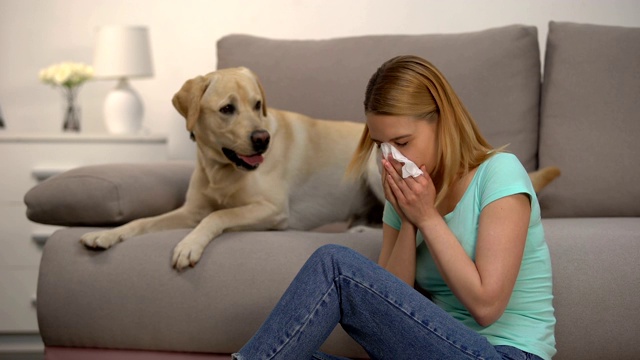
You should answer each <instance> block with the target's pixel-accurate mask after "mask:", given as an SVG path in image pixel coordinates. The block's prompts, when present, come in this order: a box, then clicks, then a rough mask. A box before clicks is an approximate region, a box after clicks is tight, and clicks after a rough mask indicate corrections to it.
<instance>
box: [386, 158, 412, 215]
mask: <svg viewBox="0 0 640 360" xmlns="http://www.w3.org/2000/svg"><path fill="white" fill-rule="evenodd" d="M386 163H389V164H391V166H392V167H393V168H394V169H395V170H396V172H397V173H398V174H402V163H400V162H398V161H397V160H395V159H394V158H392V157H391V156H389V158H387V159H384V158H383V159H382V188H383V189H384V197H385V199H386V200H387V201H389V202H390V203H391V205H393V208H394V210H395V211H396V213H398V216H400V220H402V222H405V221H408V220H407V217H406V216H405V215H404V212H402V209H400V206H398V199H396V196H395V195H394V194H393V191H392V190H391V186H390V185H389V173H388V172H387V167H386V166H385V164H386Z"/></svg>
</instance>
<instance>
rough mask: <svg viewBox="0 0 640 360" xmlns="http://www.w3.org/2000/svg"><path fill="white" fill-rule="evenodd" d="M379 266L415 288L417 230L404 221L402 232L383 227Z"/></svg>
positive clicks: (385, 225)
mask: <svg viewBox="0 0 640 360" xmlns="http://www.w3.org/2000/svg"><path fill="white" fill-rule="evenodd" d="M378 265H380V266H382V267H383V268H385V269H387V270H388V271H389V272H390V273H392V274H394V275H395V276H397V277H398V278H399V279H400V280H402V281H404V282H405V283H407V284H409V285H410V286H411V287H413V285H414V282H415V278H416V228H415V226H414V225H413V224H411V223H410V222H408V221H404V222H403V223H402V225H401V226H400V230H399V231H398V230H396V229H394V228H392V227H391V226H389V225H387V224H383V225H382V250H381V251H380V257H379V258H378Z"/></svg>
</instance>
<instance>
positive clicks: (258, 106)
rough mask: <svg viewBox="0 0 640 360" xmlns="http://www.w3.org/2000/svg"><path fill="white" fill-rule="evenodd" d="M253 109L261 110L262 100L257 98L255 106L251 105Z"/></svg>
mask: <svg viewBox="0 0 640 360" xmlns="http://www.w3.org/2000/svg"><path fill="white" fill-rule="evenodd" d="M253 109H254V110H256V111H260V110H262V101H259V100H258V101H257V102H256V106H254V107H253Z"/></svg>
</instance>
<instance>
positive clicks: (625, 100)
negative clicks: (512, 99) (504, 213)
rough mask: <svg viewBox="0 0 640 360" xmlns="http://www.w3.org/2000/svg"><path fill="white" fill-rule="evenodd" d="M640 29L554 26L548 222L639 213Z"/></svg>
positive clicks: (545, 123) (545, 149)
mask: <svg viewBox="0 0 640 360" xmlns="http://www.w3.org/2000/svg"><path fill="white" fill-rule="evenodd" d="M639 94H640V28H625V27H615V26H601V25H583V24H574V23H560V22H551V23H550V24H549V38H548V40H547V50H546V58H545V67H544V83H543V87H542V108H541V135H540V166H546V165H556V166H558V167H560V169H562V176H561V177H560V178H559V179H558V180H556V182H554V183H553V184H551V185H550V186H549V187H548V188H547V189H545V191H544V192H543V193H542V194H541V196H540V203H541V206H542V209H543V212H544V213H545V216H547V217H560V216H569V217H578V216H580V217H582V216H639V215H640V203H639V202H638V199H640V186H638V183H639V182H640V166H638V165H639V164H640V161H639V160H638V155H639V154H640V141H638V136H639V135H640V121H638V118H639V117H640V101H639V100H640V99H639V97H638V96H639Z"/></svg>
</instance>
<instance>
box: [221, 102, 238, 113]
mask: <svg viewBox="0 0 640 360" xmlns="http://www.w3.org/2000/svg"><path fill="white" fill-rule="evenodd" d="M220 112H221V113H223V114H225V115H231V114H233V113H234V112H236V107H235V106H233V105H231V104H228V105H225V106H223V107H221V108H220Z"/></svg>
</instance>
